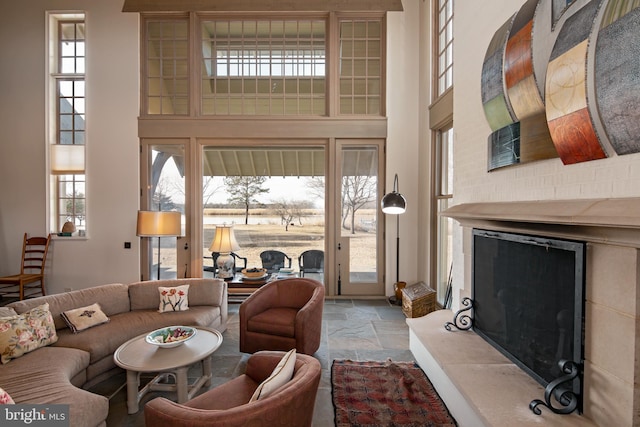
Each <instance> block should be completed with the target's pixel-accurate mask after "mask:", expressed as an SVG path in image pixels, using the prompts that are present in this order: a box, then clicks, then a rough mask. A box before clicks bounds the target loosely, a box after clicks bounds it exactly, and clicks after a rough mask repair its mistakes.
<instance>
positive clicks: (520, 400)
mask: <svg viewBox="0 0 640 427" xmlns="http://www.w3.org/2000/svg"><path fill="white" fill-rule="evenodd" d="M445 215H447V216H448V217H451V218H453V219H455V220H457V221H458V222H459V223H460V225H461V226H462V227H463V253H464V288H463V289H458V290H457V296H458V298H455V299H454V310H453V311H451V310H440V311H436V312H433V313H431V314H429V315H427V316H424V317H421V318H416V319H407V323H408V325H409V329H410V338H409V340H410V348H411V350H412V352H413V354H414V355H415V357H416V360H417V361H418V363H419V364H420V366H421V367H422V369H423V370H424V371H425V372H426V373H427V375H428V376H429V378H430V379H431V380H432V382H433V384H434V386H435V387H436V389H437V390H438V392H439V393H440V394H441V396H442V397H443V399H444V401H445V403H446V404H447V406H448V407H449V409H450V411H451V412H452V414H453V416H454V417H455V418H456V419H457V420H458V422H459V424H460V426H473V427H475V426H482V425H485V426H514V425H518V426H529V425H531V426H540V425H544V426H589V425H598V426H603V427H604V426H617V427H622V426H634V425H640V381H639V380H640V378H639V376H640V340H639V339H638V337H639V335H640V320H639V314H640V304H639V292H638V289H639V288H640V258H639V254H640V252H639V249H640V198H624V199H597V200H563V201H561V200H553V201H525V202H496V203H466V204H460V205H456V206H453V207H452V208H450V209H449V210H447V211H446V212H445ZM473 228H483V229H488V230H496V231H507V232H513V233H524V234H532V235H536V236H547V237H555V238H564V239H573V240H580V241H585V242H587V258H586V259H587V261H586V274H585V277H586V284H585V287H586V288H585V298H586V302H585V340H584V345H585V351H584V353H585V360H584V393H583V407H584V413H583V415H582V416H580V415H577V413H574V414H571V415H568V416H567V415H556V414H553V413H552V412H551V411H549V410H548V409H546V408H544V407H540V409H541V410H542V415H540V416H537V415H534V414H533V413H532V412H531V411H530V410H529V408H528V405H529V402H530V401H531V400H532V399H542V400H544V389H543V387H542V386H541V385H539V384H538V383H537V382H536V381H535V380H533V379H532V378H531V377H529V375H527V374H526V373H525V372H524V371H522V370H521V369H520V368H519V367H517V366H516V365H515V364H513V362H511V361H510V360H508V359H507V358H506V357H504V356H503V355H502V354H500V353H499V352H498V351H497V350H495V349H494V348H493V347H492V346H491V345H489V344H488V343H487V342H486V341H484V340H483V339H482V338H481V337H480V336H478V335H477V334H475V333H474V332H473V331H457V332H455V331H454V332H447V331H446V330H445V329H444V327H443V324H444V323H445V322H447V321H451V320H453V313H454V312H455V310H457V304H458V301H459V300H460V299H461V298H462V297H465V296H469V297H470V296H471V242H472V237H471V230H472V229H473ZM454 291H455V290H454ZM556 406H559V405H558V404H557V403H556Z"/></svg>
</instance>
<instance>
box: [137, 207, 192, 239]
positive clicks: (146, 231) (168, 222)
mask: <svg viewBox="0 0 640 427" xmlns="http://www.w3.org/2000/svg"><path fill="white" fill-rule="evenodd" d="M181 220H182V219H181V215H180V212H173V211H138V229H137V232H136V234H137V235H138V236H142V237H162V236H180V235H182V223H181Z"/></svg>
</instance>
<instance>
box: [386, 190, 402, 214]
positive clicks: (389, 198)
mask: <svg viewBox="0 0 640 427" xmlns="http://www.w3.org/2000/svg"><path fill="white" fill-rule="evenodd" d="M381 204H382V212H384V213H386V214H392V215H398V214H402V213H404V212H405V211H406V210H407V201H406V200H405V198H404V196H403V195H402V194H400V193H398V192H396V191H393V192H391V193H389V194H385V196H384V197H383V198H382V203H381Z"/></svg>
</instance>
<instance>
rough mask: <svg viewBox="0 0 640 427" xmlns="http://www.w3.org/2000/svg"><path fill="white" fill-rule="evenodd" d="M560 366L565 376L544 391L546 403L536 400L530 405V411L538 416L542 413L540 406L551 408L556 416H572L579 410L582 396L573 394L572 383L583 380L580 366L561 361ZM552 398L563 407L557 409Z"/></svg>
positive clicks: (557, 379)
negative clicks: (571, 414)
mask: <svg viewBox="0 0 640 427" xmlns="http://www.w3.org/2000/svg"><path fill="white" fill-rule="evenodd" d="M558 366H559V367H560V369H561V370H562V372H564V373H565V375H563V376H561V377H559V378H556V379H555V380H553V381H551V382H550V383H549V384H548V385H547V387H546V388H545V389H544V400H545V401H544V402H543V401H542V400H540V399H534V400H532V401H531V403H529V409H531V411H532V412H533V413H534V414H536V415H540V414H541V413H542V411H541V410H540V408H538V406H539V405H542V406H545V407H547V408H549V410H551V411H552V412H553V413H556V414H570V413H572V412H573V411H575V410H576V409H578V405H579V403H580V395H579V394H576V393H574V392H573V390H572V386H573V384H572V383H573V380H574V379H576V378H578V381H581V379H582V377H581V375H580V365H579V364H578V363H576V362H573V361H571V360H560V361H559V362H558ZM551 396H553V397H554V398H555V400H556V401H557V402H558V403H560V405H562V407H559V408H557V407H555V406H553V404H552V403H551Z"/></svg>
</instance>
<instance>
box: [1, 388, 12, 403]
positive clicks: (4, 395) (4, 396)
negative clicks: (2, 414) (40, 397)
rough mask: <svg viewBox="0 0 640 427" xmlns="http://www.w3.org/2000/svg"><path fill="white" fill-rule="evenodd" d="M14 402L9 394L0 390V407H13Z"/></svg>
mask: <svg viewBox="0 0 640 427" xmlns="http://www.w3.org/2000/svg"><path fill="white" fill-rule="evenodd" d="M14 403H16V402H14V401H13V399H12V398H11V396H9V393H7V392H6V391H4V390H3V389H2V388H0V405H13V404H14Z"/></svg>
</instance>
